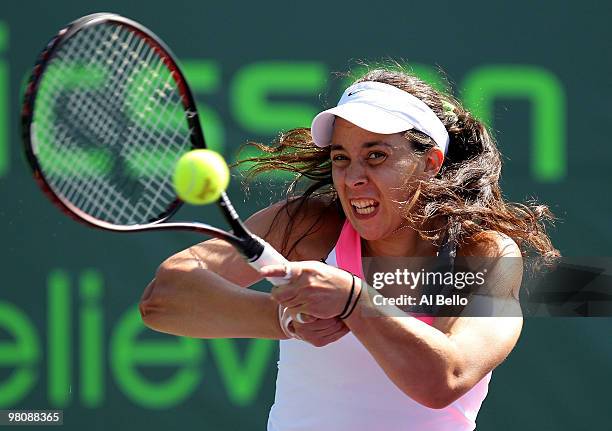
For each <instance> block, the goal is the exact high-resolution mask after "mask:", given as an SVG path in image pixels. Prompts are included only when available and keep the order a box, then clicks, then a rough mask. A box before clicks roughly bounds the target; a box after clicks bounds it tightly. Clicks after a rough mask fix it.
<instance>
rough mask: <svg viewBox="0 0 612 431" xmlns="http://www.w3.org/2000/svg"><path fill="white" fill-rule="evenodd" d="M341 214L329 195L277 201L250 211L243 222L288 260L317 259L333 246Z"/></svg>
mask: <svg viewBox="0 0 612 431" xmlns="http://www.w3.org/2000/svg"><path fill="white" fill-rule="evenodd" d="M342 222H343V220H342V217H341V216H340V214H339V212H338V211H337V209H336V205H335V203H334V202H333V201H332V200H331V198H329V197H324V196H316V197H310V198H308V199H306V200H302V199H293V200H291V201H289V202H287V201H282V202H277V203H275V204H273V205H271V206H269V207H267V208H265V209H263V210H261V211H258V212H257V213H255V214H253V215H252V216H251V217H250V218H249V219H248V220H247V221H246V225H247V226H248V228H249V229H251V231H253V232H254V233H255V234H256V235H258V236H260V237H262V238H264V239H265V240H266V241H268V242H269V243H270V244H271V245H272V246H273V247H274V248H276V249H277V250H279V251H281V253H283V254H284V255H285V256H286V257H287V258H288V259H289V260H319V259H321V258H322V257H325V256H326V254H327V253H328V252H329V250H331V248H333V246H334V244H335V242H336V240H337V238H338V236H339V235H340V230H341V228H342Z"/></svg>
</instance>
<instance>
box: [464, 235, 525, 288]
mask: <svg viewBox="0 0 612 431" xmlns="http://www.w3.org/2000/svg"><path fill="white" fill-rule="evenodd" d="M457 256H460V257H462V258H464V259H462V262H463V264H464V265H466V267H467V268H468V269H470V270H471V271H483V270H484V271H486V273H487V276H486V280H487V282H486V284H485V286H484V287H482V288H481V291H482V292H487V293H488V294H491V295H494V296H499V297H506V296H508V295H509V294H512V295H513V296H514V297H515V298H518V294H519V290H520V287H521V282H522V277H523V257H522V253H521V250H520V248H519V246H518V245H517V244H516V242H515V241H514V240H513V239H512V238H511V237H509V236H508V235H506V234H504V233H501V232H497V231H492V230H489V231H483V232H479V233H477V234H475V235H474V236H472V237H471V238H469V239H468V240H467V241H465V242H464V244H462V246H461V247H460V249H459V250H458V252H457Z"/></svg>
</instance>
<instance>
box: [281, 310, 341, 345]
mask: <svg viewBox="0 0 612 431" xmlns="http://www.w3.org/2000/svg"><path fill="white" fill-rule="evenodd" d="M290 325H291V326H293V332H295V334H296V335H297V336H298V337H300V339H301V340H303V341H306V342H308V343H310V344H312V345H313V346H315V347H323V346H326V345H328V344H330V343H333V342H334V341H337V340H339V339H340V338H342V337H344V336H345V335H346V334H347V332H349V329H348V327H347V326H346V325H345V324H344V322H343V321H342V320H340V319H338V318H337V317H334V318H332V319H316V320H314V321H313V322H310V323H298V322H296V321H295V320H294V321H293V322H291V323H290Z"/></svg>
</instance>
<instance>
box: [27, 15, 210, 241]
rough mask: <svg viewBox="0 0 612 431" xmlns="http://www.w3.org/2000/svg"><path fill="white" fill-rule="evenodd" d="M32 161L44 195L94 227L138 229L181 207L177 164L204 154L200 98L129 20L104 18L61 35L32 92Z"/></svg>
mask: <svg viewBox="0 0 612 431" xmlns="http://www.w3.org/2000/svg"><path fill="white" fill-rule="evenodd" d="M21 120H22V135H23V144H24V151H25V154H26V159H27V161H28V162H29V164H30V166H31V168H32V170H33V173H34V178H35V179H36V181H37V183H38V185H39V186H40V188H41V189H42V190H43V191H44V192H45V194H46V195H47V196H48V197H49V198H50V199H51V201H52V202H53V203H54V204H56V205H57V206H58V207H59V208H60V209H61V210H62V211H63V212H65V213H66V214H68V215H69V216H71V217H72V218H74V219H76V220H78V221H80V222H84V223H86V224H88V225H90V226H94V227H98V228H103V229H108V230H114V231H140V230H146V229H147V227H150V226H154V225H157V224H160V223H162V222H164V221H165V220H167V219H168V218H169V217H171V216H172V215H173V214H174V213H175V212H176V211H177V210H178V209H179V208H180V206H181V203H182V202H181V200H180V199H179V198H178V197H177V196H176V193H175V192H174V189H173V187H172V173H173V169H174V164H175V162H176V160H178V158H179V157H180V156H181V155H182V154H183V153H185V152H187V151H189V150H192V149H198V148H205V147H206V145H205V140H204V135H203V132H202V129H201V126H200V122H199V118H198V114H197V109H196V105H195V101H194V98H193V95H192V93H191V90H190V89H189V86H188V85H187V82H186V80H185V77H184V75H183V73H182V71H181V70H180V68H179V66H178V63H177V61H176V59H175V57H174V55H173V54H172V52H171V51H170V49H169V48H168V47H167V46H166V45H165V44H164V43H163V41H161V39H159V38H158V37H157V36H156V35H155V34H154V33H153V32H151V31H150V30H148V29H147V28H145V27H144V26H142V25H141V24H139V23H137V22H135V21H132V20H130V19H127V18H124V17H121V16H119V15H116V14H111V13H97V14H93V15H88V16H85V17H82V18H79V19H77V20H76V21H74V22H72V23H71V24H69V25H68V26H67V27H66V28H64V29H63V30H61V31H60V32H59V33H58V34H57V35H56V36H55V37H54V38H52V39H51V41H50V42H49V43H48V44H47V46H46V48H45V49H44V50H43V51H42V53H41V54H40V56H39V58H38V61H37V63H36V65H35V67H34V69H33V71H32V74H31V77H30V80H29V83H28V86H27V90H26V92H25V97H24V102H23V108H22V114H21Z"/></svg>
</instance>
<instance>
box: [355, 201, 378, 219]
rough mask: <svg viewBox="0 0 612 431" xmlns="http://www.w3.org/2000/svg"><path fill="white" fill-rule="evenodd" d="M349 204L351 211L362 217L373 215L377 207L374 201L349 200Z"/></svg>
mask: <svg viewBox="0 0 612 431" xmlns="http://www.w3.org/2000/svg"><path fill="white" fill-rule="evenodd" d="M350 203H351V206H352V207H353V211H354V212H355V213H356V214H359V215H362V216H367V215H370V214H373V213H374V212H375V211H376V209H377V207H378V205H379V203H378V202H376V201H375V200H374V199H351V201H350Z"/></svg>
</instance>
